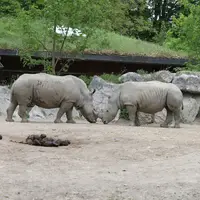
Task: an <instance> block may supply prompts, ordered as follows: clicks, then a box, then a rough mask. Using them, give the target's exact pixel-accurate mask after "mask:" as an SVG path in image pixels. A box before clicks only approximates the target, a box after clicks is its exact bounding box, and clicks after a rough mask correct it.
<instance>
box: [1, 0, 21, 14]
mask: <svg viewBox="0 0 200 200" xmlns="http://www.w3.org/2000/svg"><path fill="white" fill-rule="evenodd" d="M19 10H20V4H19V2H18V1H17V0H1V1H0V17H3V16H7V15H8V16H16V14H17V12H19Z"/></svg>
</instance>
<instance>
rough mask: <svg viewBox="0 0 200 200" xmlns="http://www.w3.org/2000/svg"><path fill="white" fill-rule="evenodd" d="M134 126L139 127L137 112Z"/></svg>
mask: <svg viewBox="0 0 200 200" xmlns="http://www.w3.org/2000/svg"><path fill="white" fill-rule="evenodd" d="M135 125H136V126H140V125H141V124H140V120H139V117H138V112H136V115H135Z"/></svg>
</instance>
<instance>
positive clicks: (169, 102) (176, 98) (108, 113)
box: [102, 81, 183, 128]
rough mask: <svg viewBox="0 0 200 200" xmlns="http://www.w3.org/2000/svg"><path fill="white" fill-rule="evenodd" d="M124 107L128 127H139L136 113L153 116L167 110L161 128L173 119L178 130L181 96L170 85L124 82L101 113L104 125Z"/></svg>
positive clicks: (152, 82)
mask: <svg viewBox="0 0 200 200" xmlns="http://www.w3.org/2000/svg"><path fill="white" fill-rule="evenodd" d="M123 107H126V108H127V110H128V113H129V119H130V121H131V124H130V125H133V126H135V125H136V126H140V123H139V120H138V112H139V111H141V112H144V113H149V114H155V113H156V112H160V111H162V110H163V109H164V108H166V110H167V117H166V120H165V121H164V122H163V124H161V125H160V126H161V127H165V128H167V127H168V126H169V124H171V122H172V120H173V117H174V119H175V126H174V127H175V128H180V113H181V110H182V109H183V94H182V92H181V90H180V89H179V88H178V87H177V86H176V85H174V84H172V83H163V82H159V81H148V82H126V83H122V84H119V87H118V88H117V89H116V90H115V91H114V92H113V93H112V94H111V96H110V97H109V100H108V105H107V108H106V109H105V110H104V112H103V116H102V121H103V123H104V124H107V123H109V122H111V121H112V120H113V119H114V118H115V116H116V114H117V112H118V110H119V109H121V108H123Z"/></svg>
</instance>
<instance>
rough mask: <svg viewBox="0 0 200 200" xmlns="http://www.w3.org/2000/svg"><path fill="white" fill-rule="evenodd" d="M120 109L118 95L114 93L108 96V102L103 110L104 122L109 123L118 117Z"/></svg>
mask: <svg viewBox="0 0 200 200" xmlns="http://www.w3.org/2000/svg"><path fill="white" fill-rule="evenodd" d="M118 110H119V107H118V99H117V97H116V95H114V94H112V96H109V97H108V104H107V106H106V108H105V110H104V111H103V114H102V118H101V120H102V122H103V123H104V124H108V123H109V122H111V121H112V120H113V119H114V118H115V117H116V115H117V112H118Z"/></svg>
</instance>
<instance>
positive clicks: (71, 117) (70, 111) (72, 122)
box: [66, 107, 76, 124]
mask: <svg viewBox="0 0 200 200" xmlns="http://www.w3.org/2000/svg"><path fill="white" fill-rule="evenodd" d="M72 111H73V107H72V108H70V109H69V110H68V111H67V112H66V117H67V121H66V123H71V124H75V123H76V122H75V121H74V120H73V115H72Z"/></svg>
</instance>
